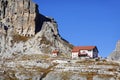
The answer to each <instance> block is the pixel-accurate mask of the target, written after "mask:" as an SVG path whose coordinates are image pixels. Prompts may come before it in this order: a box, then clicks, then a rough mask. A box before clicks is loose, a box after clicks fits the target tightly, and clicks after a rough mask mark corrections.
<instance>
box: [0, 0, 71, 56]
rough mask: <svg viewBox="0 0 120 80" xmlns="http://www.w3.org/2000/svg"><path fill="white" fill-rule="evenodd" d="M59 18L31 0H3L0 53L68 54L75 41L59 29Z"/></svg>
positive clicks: (0, 18)
mask: <svg viewBox="0 0 120 80" xmlns="http://www.w3.org/2000/svg"><path fill="white" fill-rule="evenodd" d="M57 27H58V26H57V22H56V21H55V20H54V19H53V18H50V17H45V16H44V15H42V14H40V13H39V11H38V5H36V4H35V3H34V2H32V0H0V56H1V57H9V56H11V55H13V54H24V53H25V54H30V53H31V54H35V53H41V54H42V53H45V54H46V53H51V52H52V51H53V50H56V49H57V50H58V51H59V52H60V53H66V55H68V54H69V53H70V51H71V48H72V45H71V44H69V43H68V42H67V41H66V40H64V39H63V38H62V37H61V36H60V35H59V32H58V28H57Z"/></svg>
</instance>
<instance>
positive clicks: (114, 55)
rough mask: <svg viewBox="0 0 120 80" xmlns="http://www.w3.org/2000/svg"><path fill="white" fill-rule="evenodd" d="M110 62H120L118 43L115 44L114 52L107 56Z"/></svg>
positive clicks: (119, 42) (119, 43)
mask: <svg viewBox="0 0 120 80" xmlns="http://www.w3.org/2000/svg"><path fill="white" fill-rule="evenodd" d="M108 59H111V60H120V41H118V42H117V44H116V48H115V50H114V51H113V52H112V53H111V54H110V55H109V56H108Z"/></svg>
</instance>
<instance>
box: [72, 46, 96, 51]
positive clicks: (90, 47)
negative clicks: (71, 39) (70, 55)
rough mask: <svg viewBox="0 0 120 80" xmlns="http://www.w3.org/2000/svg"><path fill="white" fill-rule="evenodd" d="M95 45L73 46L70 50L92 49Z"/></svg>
mask: <svg viewBox="0 0 120 80" xmlns="http://www.w3.org/2000/svg"><path fill="white" fill-rule="evenodd" d="M94 48H96V46H75V47H73V50H72V52H79V51H80V50H93V49H94Z"/></svg>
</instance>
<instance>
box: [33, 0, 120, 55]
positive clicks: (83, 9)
mask: <svg viewBox="0 0 120 80" xmlns="http://www.w3.org/2000/svg"><path fill="white" fill-rule="evenodd" d="M33 1H34V2H36V3H37V4H38V5H39V12H40V13H41V14H43V15H45V16H50V17H53V18H54V19H55V20H56V21H57V23H58V28H59V32H60V35H61V36H62V37H63V38H64V39H66V40H67V41H69V42H70V43H71V44H73V45H75V46H84V45H85V46H86V45H95V46H97V48H98V50H99V55H100V56H102V57H107V56H108V55H109V54H110V53H111V52H112V51H113V50H114V49H115V46H116V42H117V41H118V40H120V0H33Z"/></svg>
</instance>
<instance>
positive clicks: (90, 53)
mask: <svg viewBox="0 0 120 80" xmlns="http://www.w3.org/2000/svg"><path fill="white" fill-rule="evenodd" d="M80 53H81V54H85V53H87V54H88V56H89V57H93V50H80Z"/></svg>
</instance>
